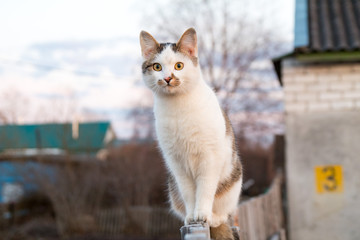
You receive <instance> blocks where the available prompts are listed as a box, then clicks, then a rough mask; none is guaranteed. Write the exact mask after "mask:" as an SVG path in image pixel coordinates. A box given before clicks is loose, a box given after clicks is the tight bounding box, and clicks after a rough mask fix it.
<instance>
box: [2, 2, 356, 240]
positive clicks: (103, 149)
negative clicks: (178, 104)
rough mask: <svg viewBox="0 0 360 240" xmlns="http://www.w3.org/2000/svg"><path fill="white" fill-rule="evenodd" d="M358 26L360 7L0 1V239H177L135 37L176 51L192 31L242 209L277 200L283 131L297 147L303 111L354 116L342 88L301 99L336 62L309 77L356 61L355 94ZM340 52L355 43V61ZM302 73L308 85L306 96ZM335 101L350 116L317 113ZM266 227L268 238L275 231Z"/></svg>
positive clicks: (344, 4)
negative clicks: (230, 134) (224, 131)
mask: <svg viewBox="0 0 360 240" xmlns="http://www.w3.org/2000/svg"><path fill="white" fill-rule="evenodd" d="M338 9H340V10H339V11H338ZM351 9H353V11H354V13H352V12H351ZM347 11H349V12H350V13H351V14H348V12H347ZM338 12H340V13H341V16H340V17H336V16H338V15H336V14H337V13H338ZM334 16H335V17H334ZM347 16H349V17H347ZM316 19H317V20H316ZM331 19H335V20H331ZM336 19H337V20H336ZM339 19H340V20H339ZM327 21H329V23H327ZM312 23H313V24H312ZM294 26H295V29H294ZM359 26H360V24H359V2H358V1H357V0H346V1H344V2H342V1H340V0H339V1H337V0H331V1H330V0H329V1H328V0H326V1H323V2H321V1H312V0H310V1H306V0H297V1H295V0H273V1H265V0H254V1H246V0H239V1H235V0H194V1H185V0H172V1H171V0H167V1H142V0H133V1H115V0H106V1H97V0H91V1H83V0H78V1H68V0H64V1H57V0H56V1H45V0H33V1H24V0H15V1H1V2H0V32H1V39H0V124H1V125H0V190H1V191H0V236H1V237H2V239H64V238H65V239H179V237H180V236H178V229H179V227H180V226H181V225H182V223H181V222H180V221H179V220H177V219H175V218H174V217H172V216H171V215H170V214H169V212H168V204H167V200H166V169H165V167H164V164H163V162H162V158H161V156H160V154H159V150H158V147H157V144H156V137H155V132H154V127H153V113H152V105H153V98H152V94H151V92H150V90H148V89H146V87H145V86H144V84H143V82H142V79H141V64H142V59H141V50H140V45H139V39H138V36H139V33H140V31H141V30H146V31H148V32H150V33H151V34H152V35H153V36H154V37H155V38H156V39H157V40H158V41H159V42H176V41H177V40H178V39H179V37H180V36H181V34H182V33H183V32H184V31H185V30H186V29H187V28H189V27H195V29H196V31H197V34H198V44H199V57H200V64H201V67H202V70H203V75H204V77H205V79H206V80H207V81H208V82H209V84H210V85H211V86H212V88H213V89H214V91H215V92H216V94H217V96H218V98H219V101H220V102H221V105H222V107H223V108H224V110H225V111H226V112H227V113H228V114H229V116H230V119H231V121H232V123H233V126H234V130H235V133H236V138H237V142H238V146H239V149H240V154H241V157H242V161H243V164H244V178H245V181H244V188H243V195H242V198H241V201H243V202H246V201H247V200H248V199H253V198H257V197H258V196H259V195H262V194H266V193H269V192H272V190H271V189H272V187H271V186H273V185H274V179H277V177H279V175H277V169H278V168H281V169H283V172H284V170H285V169H284V155H285V141H284V132H285V126H284V125H285V121H286V122H287V123H288V122H289V121H290V129H293V131H290V135H289V137H288V138H289V139H299V138H297V136H299V135H301V134H300V133H297V132H294V131H295V129H302V126H301V125H297V124H298V122H296V120H292V119H296V117H297V116H298V115H299V114H301V113H305V112H306V113H307V112H312V113H317V112H319V111H320V112H321V116H324V114H323V113H324V111H325V112H326V111H330V110H335V111H337V110H341V111H344V110H346V111H354V110H355V109H356V106H357V107H359V100H358V92H355V93H354V92H353V93H352V95H351V96H353V98H351V97H346V96H347V95H346V94H345V93H343V92H341V93H337V92H336V90H337V89H338V88H339V89H343V90H344V91H345V90H346V91H347V89H345V88H344V87H341V86H340V85H339V84H338V85H334V86H333V87H330V85H327V86H326V87H325V88H324V89H325V90H326V89H331V90H332V91H335V93H333V92H332V93H330V95H331V94H333V95H332V96H330V95H327V96H325V97H324V96H322V95H321V96H322V97H319V98H317V97H314V99H318V100H319V101H320V103H319V102H316V103H314V104H313V103H312V102H311V103H310V102H308V101H310V100H311V99H312V98H313V95H311V94H312V93H306V94H302V93H301V94H298V93H296V91H297V90H304V89H310V88H311V87H310V86H313V85H314V84H313V82H312V81H314V82H316V83H317V81H318V80H319V79H321V77H319V76H320V73H323V72H326V74H328V75H326V76H325V77H322V78H324V79H327V78H331V76H332V78H334V77H333V76H334V75H336V74H335V73H333V72H331V71H330V70H326V69H330V68H333V67H334V66H335V67H337V65H329V66H327V65H326V66H327V67H326V66H325V67H324V69H325V70H316V73H315V75H311V73H308V72H307V71H308V67H309V68H310V69H313V66H312V65H311V63H315V65H316V67H317V69H321V66H323V65H322V63H323V62H326V63H327V64H328V63H329V62H336V63H338V62H342V63H343V62H347V61H350V62H352V65H351V66H350V67H349V72H352V73H353V72H356V74H353V75H354V76H353V77H352V79H353V80H351V81H352V83H351V84H350V88H351V89H353V88H356V87H358V86H359V85H356V84H358V79H359V78H358V77H359V74H358V72H357V71H358V64H353V63H354V62H355V63H358V61H359V55H358V54H359V52H358V48H359V46H358V45H356V44H358V42H357V41H359ZM342 28H344V29H345V30H344V31H341V29H342ZM334 29H340V30H339V31H338V32H335V31H333V30H334ZM331 34H333V35H331ZM349 34H350V35H351V34H353V35H351V36H354V38H347V36H348V35H349ZM342 37H343V38H344V37H345V40H343V41H342ZM328 39H333V40H332V41H330V40H328ZM352 39H354V41H352ZM329 42H330V43H329ZM341 43H343V44H342V45H341ZM346 43H349V45H351V43H354V44H353V45H351V46H352V47H351V48H350V50H349V49H346V46H347V45H346ZM339 44H340V45H339ZM344 44H345V45H344ZM344 51H345V54H343V55H342V56H340V57H339V54H338V55H330V56H324V55H321V54H323V53H329V52H330V53H332V52H335V53H339V52H341V53H344ZM349 52H350V57H349V56H348V54H349ZM315 53H316V54H318V53H321V54H320V55H319V54H318V55H316V54H315ZM314 54H315V55H314ZM340 55H341V54H340ZM344 55H346V56H345V57H344ZM279 56H280V57H279ZM304 58H305V60H304ZM294 59H295V60H294ZM324 59H325V60H324ZM329 59H330V61H329ZM298 60H299V61H300V62H296V61H298ZM331 64H334V63H331ZM319 66H320V67H319ZM297 67H298V68H297ZM341 67H344V64H342V65H341ZM294 69H295V70H294ZM299 69H300V70H299ZM342 69H343V68H342ZM341 71H343V70H341ZM341 71H340V72H341ZM343 72H344V71H343ZM295 73H300V75H301V74H303V75H301V76H297V79H305V80H307V82H308V83H309V86H307V85H306V86H305V85H301V84H300V85H299V84H298V82H296V81H298V80H296V77H295ZM330 73H331V74H330ZM304 75H305V76H304ZM330 75H331V76H330ZM311 76H314V77H313V78H312V77H311ZM328 76H330V77H328ZM336 76H339V78H340V75H336ZM287 79H289V80H287ZM294 79H295V80H294ZM305 80H304V81H305ZM301 81H302V80H301ZM324 81H325V80H324ZM326 81H327V80H326ZM294 82H295V84H294V85H293V83H294ZM287 83H288V84H287ZM282 85H284V89H285V94H284V91H283V88H282ZM315 85H316V84H315ZM316 86H317V85H316ZM317 89H320V90H321V89H322V88H321V86H320V87H317ZM320 90H319V91H320ZM296 94H298V95H296ZM321 94H322V93H321ZM334 94H335V95H334ZM336 94H338V95H336ZM284 95H285V97H284ZM345 95H346V96H345ZM334 96H335V98H336V100H339V101H340V98H342V97H344V98H346V99H352V100H351V101H352V103H351V104H350V105H351V106H350V107H349V104H347V103H340V104H338V105H336V104H335V105H336V106H337V107H338V108H336V106H335V107H334V106H333V105H334V104H333V102H331V103H328V102H326V103H325V102H321V101H322V100H323V99H325V100H326V99H327V100H329V99H331V97H334ZM337 97H338V98H337ZM284 100H285V101H286V115H285V109H284ZM331 101H333V100H331ZM339 101H337V102H339ZM327 119H328V118H327ZM351 119H354V118H353V117H352V118H351ZM288 120H289V121H288ZM299 124H300V123H299ZM312 124H313V122H311V121H310V122H309V123H308V125H306V126H311V125H312ZM319 124H320V123H319ZM320 125H321V124H320ZM333 126H334V125H333ZM333 126H332V127H329V128H330V129H333ZM309 131H313V129H312V130H309ZM324 131H325V132H326V131H328V129H325V130H324ZM291 134H292V135H291ZM301 136H303V135H301ZM312 136H313V135H306V136H305V135H304V136H303V138H300V140H298V141H299V142H301V143H304V142H307V141H308V140H309V139H311V138H312ZM345 138H346V139H349V138H347V137H345ZM326 139H327V138H326ZM296 141H297V140H294V141H293V142H292V144H293V145H289V146H295V145H296V146H298V142H296ZM323 143H326V140H323V139H320V140H319V142H315V143H314V145H313V146H318V145H319V144H323ZM331 144H335V143H331ZM331 144H330V145H329V146H332V145H331ZM325 145H326V144H325ZM337 146H338V145H337ZM330 148H331V147H330ZM294 149H295V148H291V150H292V151H294ZM295 150H296V149H295ZM304 150H305V151H306V150H309V149H308V148H306V147H304V148H300V150H299V152H300V153H301V151H304ZM311 150H312V149H310V150H309V151H308V153H309V156H308V158H307V159H311V158H312V155H311V153H312V151H311ZM287 156H290V158H291V157H292V155H291V153H290V154H289V155H287ZM320 159H322V158H321V157H320ZM293 161H295V160H293ZM299 161H302V160H301V159H300V160H296V162H299ZM326 161H327V160H325V161H324V163H322V162H320V163H316V164H317V165H319V164H320V165H324V164H325V163H326ZM311 164H313V162H312V160H309V166H310V165H311ZM314 164H315V163H314ZM316 164H315V165H316ZM331 164H338V163H337V162H336V161H335V162H331ZM315 165H314V166H315ZM311 166H312V165H311ZM291 167H292V168H291V169H290V171H295V170H296V168H297V166H296V165H291ZM292 169H293V170H292ZM311 169H312V168H311ZM288 170H289V169H288ZM312 173H313V172H312V170H311V173H310V174H312ZM282 176H286V177H287V178H289V176H290V175H289V174H288V175H282ZM280 178H281V177H280ZM309 178H310V179H312V177H309ZM284 179H285V178H284ZM312 185H313V184H312V183H311V186H312ZM279 186H281V187H280V188H282V189H283V190H285V187H284V185H283V184H280V185H279ZM300 186H301V185H300ZM280 188H279V189H280ZM279 189H277V190H279ZM276 194H277V195H278V196H277V198H279V199H280V200H276V201H279V202H280V205H279V206H280V208H279V211H278V212H280V213H279V215H281V216H280V217H279V219H280V220H279V221H280V222H281V223H280V225H279V226H278V228H279V229H280V228H284V229H285V228H286V227H287V225H286V216H288V215H287V214H286V212H285V213H283V212H282V207H283V206H286V204H287V201H282V200H284V199H285V198H284V199H283V198H282V197H283V196H285V195H280V194H281V192H280V190H279V191H278V192H276ZM294 194H295V193H294ZM274 201H275V200H274ZM283 203H284V205H283ZM265 205H266V204H265V203H264V206H265ZM325 212H326V211H325ZM239 221H240V222H241V221H243V220H241V219H240V220H239ZM244 221H245V220H244ZM295 228H296V227H295ZM267 229H270V230H268V232H269V234H267V235H266V236H265V235H264V236H265V237H269V236H270V235H271V234H270V233H275V232H277V231H278V230H279V229H272V228H271V227H268V228H267ZM259 231H260V230H259ZM256 232H257V231H255V233H251V234H256ZM244 234H245V235H246V237H247V238H245V239H262V238H260V237H259V238H256V237H254V238H251V236H250V235H251V234H250V230H249V233H247V232H246V231H245V230H244ZM294 236H295V235H294ZM1 237H0V238H1ZM263 239H265V238H263ZM294 239H295V237H294ZM299 239H301V238H299ZM307 239H310V238H307ZM315 239H316V238H315ZM318 239H320V238H318ZM349 239H350V238H349Z"/></svg>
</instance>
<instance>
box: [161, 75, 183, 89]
mask: <svg viewBox="0 0 360 240" xmlns="http://www.w3.org/2000/svg"><path fill="white" fill-rule="evenodd" d="M180 84H181V81H180V79H179V78H177V77H176V76H175V75H174V74H171V76H169V77H166V78H163V79H159V80H158V85H159V86H161V87H164V88H174V87H177V86H179V85H180Z"/></svg>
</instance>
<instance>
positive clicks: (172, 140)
mask: <svg viewBox="0 0 360 240" xmlns="http://www.w3.org/2000/svg"><path fill="white" fill-rule="evenodd" d="M140 45H141V52H142V57H143V60H144V62H143V64H142V74H143V80H144V82H145V85H146V86H147V87H148V88H150V89H151V90H152V92H153V95H154V115H155V128H156V134H157V138H158V142H159V146H160V149H161V152H162V154H163V157H164V159H165V163H166V166H167V168H168V170H169V180H168V189H169V201H170V204H171V208H172V210H173V211H174V213H175V214H176V215H177V216H179V217H180V218H181V219H183V220H184V223H185V224H189V223H193V222H207V223H208V224H209V226H210V234H211V237H212V238H213V239H216V240H218V239H233V236H232V232H231V228H230V217H231V215H232V213H233V212H234V211H235V210H236V207H237V204H238V201H239V197H240V192H241V185H242V165H241V162H240V157H239V156H238V151H237V149H236V144H235V137H234V132H233V129H232V126H231V123H230V121H229V118H228V117H227V115H226V114H225V113H224V112H223V111H222V109H221V107H220V105H219V102H218V100H217V97H216V95H215V93H214V91H213V90H212V89H211V88H210V87H209V86H208V85H207V83H206V82H205V81H204V79H203V77H202V74H201V69H200V64H199V60H198V48H197V35H196V31H195V29H193V28H190V29H188V30H186V31H185V32H184V33H183V35H182V36H181V38H180V40H179V41H178V42H177V43H158V42H157V41H156V40H155V39H154V38H153V37H152V36H151V35H150V34H149V33H147V32H145V31H142V32H141V33H140Z"/></svg>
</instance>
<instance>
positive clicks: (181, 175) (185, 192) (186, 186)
mask: <svg viewBox="0 0 360 240" xmlns="http://www.w3.org/2000/svg"><path fill="white" fill-rule="evenodd" d="M174 176H175V180H176V184H177V187H178V190H179V192H180V194H181V198H182V199H183V201H184V205H185V212H186V214H185V221H184V222H185V224H189V223H190V222H192V221H193V219H194V208H195V184H194V181H193V180H192V178H191V177H189V176H188V175H187V174H186V173H185V172H184V171H181V170H179V169H176V170H175V172H174Z"/></svg>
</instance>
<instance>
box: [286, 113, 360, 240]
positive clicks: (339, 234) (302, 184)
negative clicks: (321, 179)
mask: <svg viewBox="0 0 360 240" xmlns="http://www.w3.org/2000/svg"><path fill="white" fill-rule="evenodd" d="M286 127H287V129H286V145H287V186H288V198H289V220H290V239H292V240H300V239H307V240H316V239H342V240H347V239H348V240H350V239H360V228H359V224H358V223H359V220H358V219H359V216H360V191H359V189H360V175H359V173H358V171H359V169H360V161H359V160H360V159H359V156H360V112H356V111H329V112H318V113H314V112H312V113H301V114H288V116H287V119H286ZM324 165H340V166H341V167H342V171H343V184H344V185H343V186H344V187H343V191H342V192H336V193H318V192H317V190H316V184H315V173H314V167H315V166H324Z"/></svg>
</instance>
